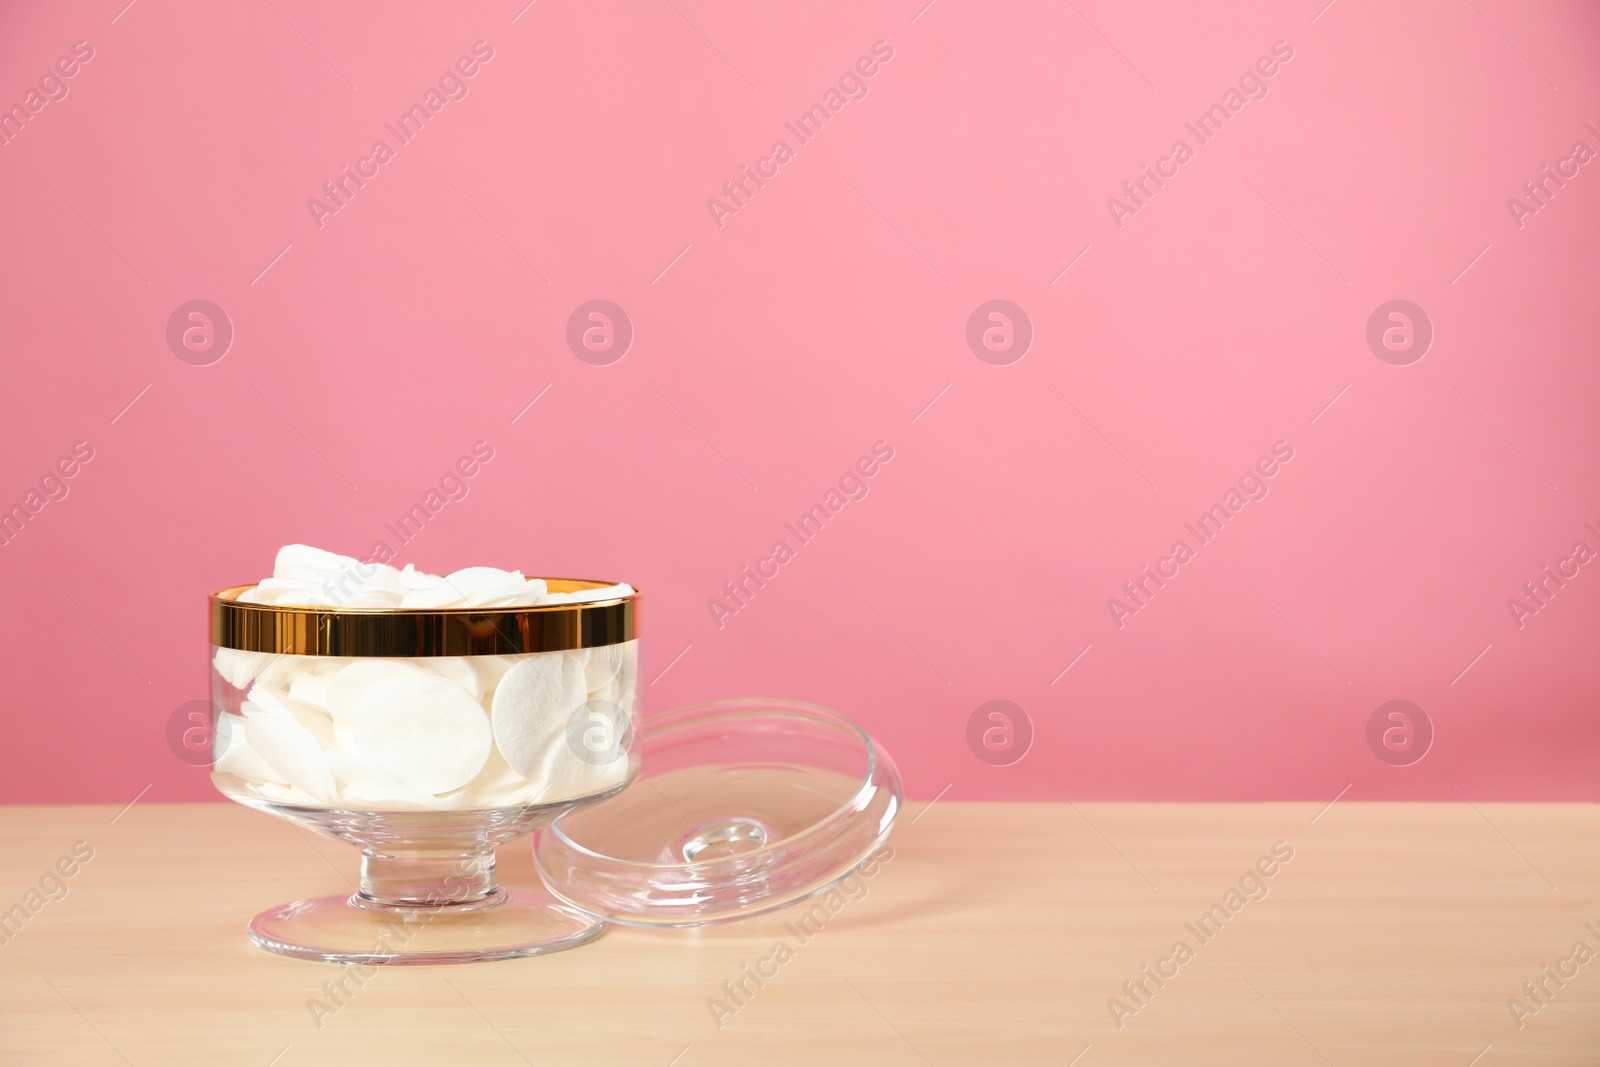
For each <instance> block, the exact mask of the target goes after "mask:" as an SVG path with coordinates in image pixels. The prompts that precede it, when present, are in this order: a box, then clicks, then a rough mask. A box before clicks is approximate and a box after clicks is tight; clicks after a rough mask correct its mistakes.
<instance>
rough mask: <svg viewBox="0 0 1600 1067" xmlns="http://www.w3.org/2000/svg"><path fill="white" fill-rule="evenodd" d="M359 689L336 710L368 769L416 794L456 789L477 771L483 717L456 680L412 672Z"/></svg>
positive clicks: (484, 738)
mask: <svg viewBox="0 0 1600 1067" xmlns="http://www.w3.org/2000/svg"><path fill="white" fill-rule="evenodd" d="M342 678H343V675H342V674H341V680H342ZM364 689H365V691H364V692H363V693H362V694H361V695H360V697H359V698H357V699H356V700H355V702H354V704H353V705H352V706H350V707H349V708H344V709H341V710H339V711H338V712H337V713H336V714H338V716H339V718H340V721H341V723H342V724H343V726H344V727H345V728H346V729H347V730H348V736H349V739H350V742H351V745H352V749H353V752H354V754H355V755H357V756H359V757H360V758H361V759H363V760H365V761H366V762H367V763H368V764H370V765H371V766H372V767H373V768H374V769H376V770H377V771H379V772H380V773H382V774H385V775H387V776H388V777H390V778H392V779H394V780H395V781H397V782H399V783H400V784H401V785H403V786H406V787H407V788H408V789H414V790H416V791H417V792H419V793H448V792H451V791H452V790H456V789H460V788H461V787H462V786H464V785H466V784H467V783H468V782H470V781H472V779H473V778H475V777H477V774H478V772H479V771H481V770H483V765H484V763H485V762H487V760H488V758H489V749H490V747H491V745H492V744H493V739H492V737H491V736H490V731H489V719H488V716H486V715H485V714H484V713H483V707H482V706H481V705H479V703H478V702H477V701H476V700H474V699H473V698H472V696H471V694H469V693H467V692H466V690H464V689H462V688H461V687H460V686H459V685H456V684H455V683H454V682H451V681H448V680H446V679H444V678H441V677H439V676H438V675H430V674H426V673H424V672H422V671H415V672H414V673H410V674H399V675H396V676H394V677H392V678H390V679H388V680H387V681H382V682H379V683H378V684H376V685H372V686H370V687H364Z"/></svg>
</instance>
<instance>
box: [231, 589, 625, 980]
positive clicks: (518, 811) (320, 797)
mask: <svg viewBox="0 0 1600 1067" xmlns="http://www.w3.org/2000/svg"><path fill="white" fill-rule="evenodd" d="M545 582H546V583H547V586H548V588H549V590H550V591H551V592H553V593H561V594H580V595H581V593H582V592H583V591H584V590H590V589H601V588H604V587H606V586H608V585H609V584H610V583H606V582H591V581H584V580H578V579H559V578H550V579H545ZM251 588H253V587H252V586H238V587H233V588H230V589H224V590H221V591H220V592H218V593H216V594H214V595H213V596H212V598H211V609H212V610H211V629H212V665H213V668H212V677H213V695H214V703H215V705H216V708H217V715H218V718H217V723H216V728H215V730H214V732H213V738H214V741H213V746H214V747H213V757H214V763H213V770H212V780H213V782H214V783H215V784H216V786H217V788H218V789H219V790H220V791H221V792H222V793H223V794H224V795H225V796H227V797H229V798H230V799H232V800H235V801H238V802H239V803H241V804H245V805H247V806H250V807H253V808H257V809H259V810H262V811H267V812H271V813H273V814H275V815H278V816H281V817H283V818H286V819H289V820H291V821H293V822H295V823H298V824H300V825H302V826H305V827H307V828H309V829H312V830H315V831H317V832H318V833H322V834H326V835H328V836H330V837H334V838H337V839H339V840H343V841H347V842H349V843H351V844H353V845H355V846H356V847H357V848H359V849H360V850H361V853H362V859H361V878H360V883H359V886H358V887H357V888H356V891H355V892H354V893H353V894H351V895H350V896H348V897H346V896H335V897H322V898H314V899H310V900H301V901H296V902H294V903H292V904H288V905H284V906H282V907H278V908H272V909H269V910H268V911H265V912H262V913H261V914H260V915H257V916H256V917H255V919H253V920H252V921H251V924H250V936H251V938H252V939H253V940H254V941H255V942H256V943H257V944H259V945H261V946H262V947H263V948H267V949H269V950H271V951H274V952H279V953H282V954H284V955H290V956H298V957H302V958H309V959H319V960H327V961H333V962H348V963H358V964H366V963H438V962H465V961H469V960H484V959H504V958H509V957H515V956H527V955H534V954H537V953H541V952H549V951H553V950H555V949H559V948H567V947H571V946H572V945H576V944H581V943H583V942H584V941H587V940H589V939H590V938H592V937H594V936H596V935H597V934H598V933H599V932H600V929H601V926H600V923H599V921H598V919H596V918H595V917H593V916H590V915H586V914H584V913H581V912H579V911H577V910H575V909H573V908H570V907H568V906H566V905H564V904H562V903H560V902H559V901H557V900H556V899H555V898H553V897H551V896H550V895H549V894H548V893H545V892H542V891H529V892H525V891H521V890H517V891H508V890H505V889H502V888H501V887H500V886H499V885H498V884H497V882H496V879H495V857H494V854H495V849H496V848H498V847H499V846H500V845H502V844H504V843H505V842H507V841H510V840H512V839H513V838H516V837H520V836H522V835H525V834H528V833H530V832H532V831H534V830H537V829H539V828H540V827H542V826H545V825H546V824H548V823H549V822H551V821H552V820H554V819H555V818H557V817H558V816H561V815H563V814H566V813H568V812H571V811H573V810H575V809H577V808H580V807H582V806H584V805H587V804H591V803H594V802H596V801H599V800H602V799H604V798H606V797H609V796H612V795H614V794H616V793H618V792H620V791H621V790H623V789H624V788H626V787H627V785H628V784H629V783H630V782H632V781H633V779H634V777H635V776H636V775H637V774H638V771H639V757H638V754H637V751H636V748H637V746H636V744H635V739H636V738H638V737H639V735H640V730H639V718H640V714H641V708H640V699H639V672H638V664H639V642H638V607H639V594H638V593H637V592H634V593H632V594H631V595H628V596H622V597H612V598H610V599H604V600H595V601H583V602H564V603H555V604H550V605H548V606H544V607H519V608H501V609H495V608H490V609H471V608H460V609H432V610H400V609H372V608H309V607H289V606H283V605H268V604H255V603H244V602H241V601H240V600H239V599H238V597H239V596H240V595H241V594H243V593H245V592H246V591H248V590H249V589H251Z"/></svg>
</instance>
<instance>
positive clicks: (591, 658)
mask: <svg viewBox="0 0 1600 1067" xmlns="http://www.w3.org/2000/svg"><path fill="white" fill-rule="evenodd" d="M622 649H623V646H622V645H602V646H601V647H600V648H591V649H588V650H587V652H588V660H587V662H586V663H585V664H584V668H583V677H584V684H583V687H584V689H585V691H587V692H590V693H593V692H597V691H598V690H601V689H604V688H605V687H606V686H607V685H610V684H611V679H613V678H615V677H616V676H617V672H618V671H620V670H621V669H622Z"/></svg>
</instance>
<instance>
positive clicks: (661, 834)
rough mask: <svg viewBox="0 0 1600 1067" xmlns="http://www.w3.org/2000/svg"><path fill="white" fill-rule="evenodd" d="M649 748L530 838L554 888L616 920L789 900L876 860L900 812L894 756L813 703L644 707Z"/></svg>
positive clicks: (702, 921) (686, 918)
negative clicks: (632, 770) (621, 777)
mask: <svg viewBox="0 0 1600 1067" xmlns="http://www.w3.org/2000/svg"><path fill="white" fill-rule="evenodd" d="M642 748H643V751H642V755H643V770H642V771H641V773H640V775H639V778H638V780H637V781H636V782H635V783H634V784H633V785H632V786H630V787H629V788H628V789H625V790H623V791H622V792H621V793H619V794H617V795H615V796H613V797H611V798H609V799H607V800H604V801H601V802H600V803H597V804H594V805H592V806H590V807H586V808H583V809H580V810H577V811H573V812H570V813H568V814H566V815H563V816H561V817H560V818H559V819H557V820H556V821H555V822H554V823H553V824H551V825H550V826H549V827H548V828H546V829H545V830H543V831H542V832H541V833H540V834H539V837H538V839H537V841H536V843H535V845H534V856H535V859H536V860H537V863H538V867H539V873H540V875H541V877H542V878H543V879H544V882H545V885H546V886H547V887H548V888H549V890H550V891H551V892H552V893H553V894H555V896H556V897H557V898H559V899H561V900H563V901H566V902H567V903H569V904H571V905H572V906H573V907H575V908H578V909H580V910H582V911H584V912H587V913H589V914H591V915H595V916H597V917H599V918H602V919H606V920H608V921H610V922H616V923H624V924H628V925H636V926H703V925H708V924H711V923H720V922H728V921H731V920H734V919H745V918H749V917H751V916H754V915H761V914H764V913H766V912H769V911H775V910H777V909H779V908H783V907H786V906H788V905H790V904H793V903H795V902H796V901H800V900H804V899H805V898H807V897H810V896H813V895H815V894H817V893H821V892H824V891H826V890H827V889H829V888H830V887H832V886H833V885H835V884H837V883H838V882H839V881H840V880H841V879H843V878H845V877H847V876H849V874H850V873H851V872H852V871H854V870H856V869H857V868H858V867H860V866H861V865H862V864H864V863H866V862H867V861H868V860H870V859H871V858H872V857H873V856H874V855H875V854H876V853H877V852H878V850H879V849H880V848H881V847H882V846H883V845H884V843H885V842H886V841H887V840H888V838H889V834H890V832H891V830H892V829H893V827H894V822H895V818H896V816H898V814H899V812H900V803H901V791H900V776H899V772H898V771H897V770H896V769H895V765H894V761H893V760H892V759H891V758H890V757H889V754H888V753H887V752H885V751H884V750H883V749H882V748H881V747H879V746H878V745H877V744H876V743H875V742H874V741H873V740H872V739H871V738H870V737H868V736H867V735H866V734H865V733H864V732H863V731H862V730H861V728H860V727H858V726H857V725H856V724H855V723H853V722H851V721H850V720H849V719H847V718H845V717H844V716H842V715H840V714H838V713H837V712H833V711H829V710H828V709H827V708H822V707H818V706H816V705H812V704H802V703H798V702H794V701H786V700H768V699H744V700H726V701H718V702H715V703H710V704H699V705H694V706H692V707H687V708H680V709H678V710H676V711H671V712H667V713H666V714H663V715H660V716H656V717H652V718H648V719H646V721H645V726H644V735H643V738H642Z"/></svg>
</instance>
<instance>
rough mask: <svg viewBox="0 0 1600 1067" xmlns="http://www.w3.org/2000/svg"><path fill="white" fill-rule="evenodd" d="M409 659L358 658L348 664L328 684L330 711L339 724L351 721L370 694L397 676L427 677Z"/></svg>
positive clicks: (336, 723)
mask: <svg viewBox="0 0 1600 1067" xmlns="http://www.w3.org/2000/svg"><path fill="white" fill-rule="evenodd" d="M426 675H427V672H425V671H424V670H423V669H422V668H420V667H418V666H417V665H416V662H415V661H414V660H409V659H358V660H354V661H351V662H348V663H346V664H345V665H344V666H343V667H342V668H340V670H339V672H338V673H337V674H335V675H334V676H333V680H332V682H330V683H329V685H328V705H327V706H328V714H330V715H332V716H333V721H334V724H335V725H339V724H344V723H348V722H350V721H351V716H352V714H353V713H354V711H355V708H356V706H357V705H359V704H360V703H361V700H362V699H363V698H364V697H365V696H366V694H367V693H368V692H369V691H370V690H372V689H373V688H375V687H376V686H379V685H382V684H383V683H384V682H388V681H392V680H394V679H396V678H414V677H419V676H422V677H426Z"/></svg>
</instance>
